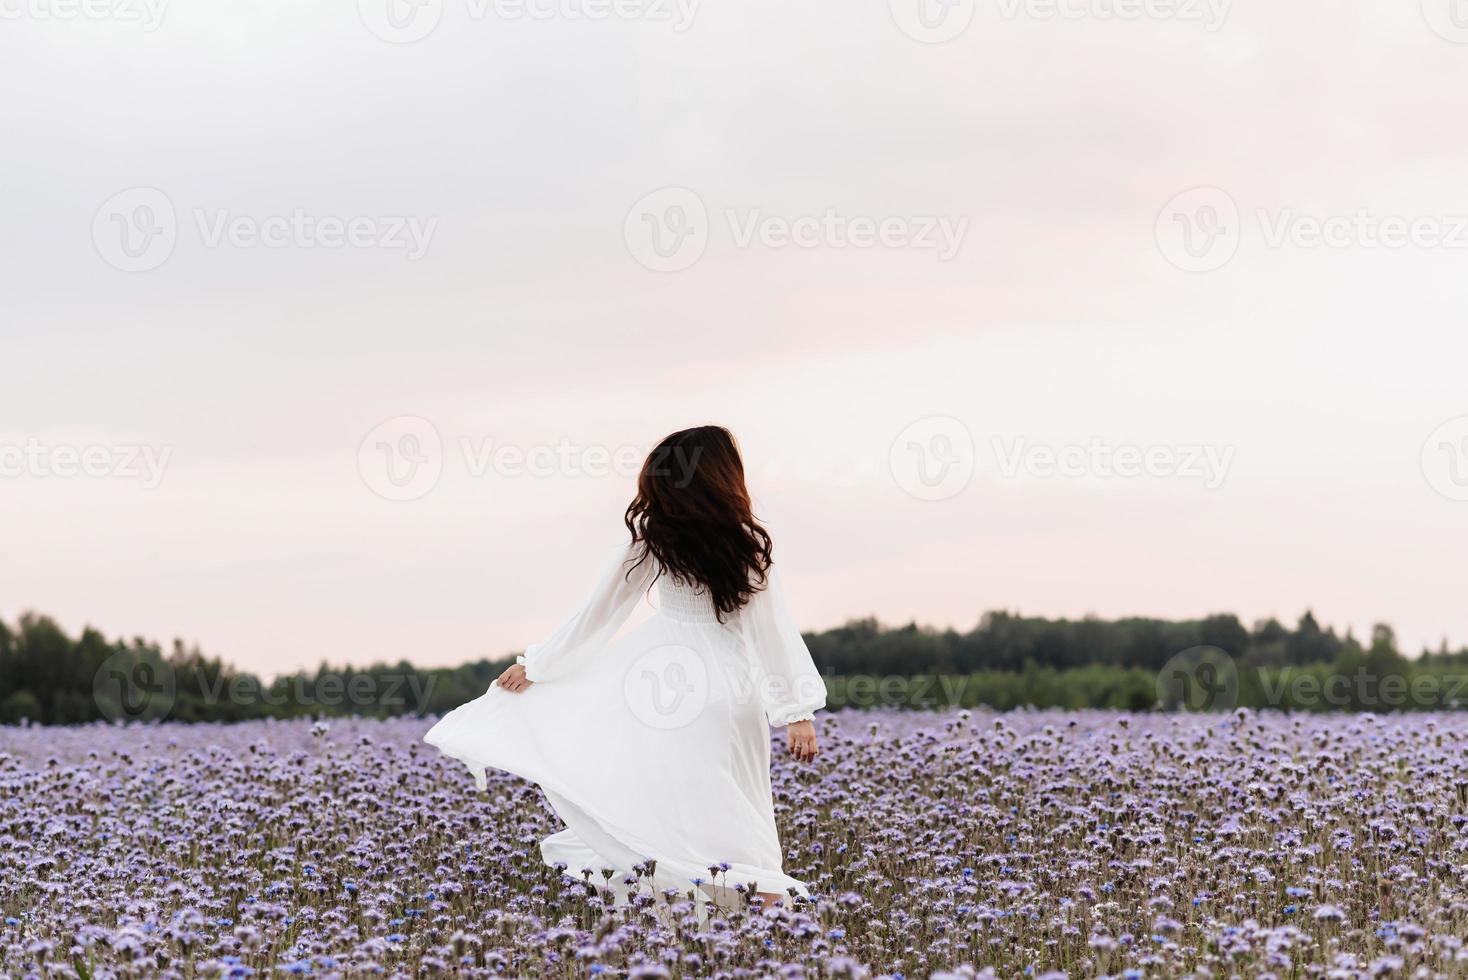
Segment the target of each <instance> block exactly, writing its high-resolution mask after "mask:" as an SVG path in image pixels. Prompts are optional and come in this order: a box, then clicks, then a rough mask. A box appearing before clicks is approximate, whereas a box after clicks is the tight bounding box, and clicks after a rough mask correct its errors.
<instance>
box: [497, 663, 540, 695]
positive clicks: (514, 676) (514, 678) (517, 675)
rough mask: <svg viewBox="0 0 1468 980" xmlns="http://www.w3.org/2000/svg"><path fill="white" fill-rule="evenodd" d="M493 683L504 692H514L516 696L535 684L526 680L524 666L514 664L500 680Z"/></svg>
mask: <svg viewBox="0 0 1468 980" xmlns="http://www.w3.org/2000/svg"><path fill="white" fill-rule="evenodd" d="M495 683H496V684H498V685H499V686H500V687H502V688H504V689H505V690H506V691H514V692H515V693H517V694H518V693H519V692H521V691H523V690H525V689H526V688H528V687H530V685H531V684H534V683H535V682H534V681H531V680H526V678H525V668H524V666H522V665H521V664H515V665H514V666H512V667H511V668H510V669H509V670H507V671H505V672H504V673H503V674H501V675H500V679H499V680H497V681H495Z"/></svg>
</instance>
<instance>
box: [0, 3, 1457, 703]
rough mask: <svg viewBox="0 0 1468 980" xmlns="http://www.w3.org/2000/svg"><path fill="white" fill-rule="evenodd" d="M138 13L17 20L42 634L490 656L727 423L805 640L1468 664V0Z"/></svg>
mask: <svg viewBox="0 0 1468 980" xmlns="http://www.w3.org/2000/svg"><path fill="white" fill-rule="evenodd" d="M150 2H152V3H153V4H154V6H153V7H148V6H146V5H145V3H144V0H85V4H84V0H0V14H3V17H4V19H5V22H4V23H3V24H0V82H3V88H4V91H6V92H7V93H9V94H8V95H7V97H6V98H5V99H4V100H0V134H3V135H0V178H3V180H0V225H3V228H4V234H3V235H0V269H3V272H0V277H3V283H4V288H3V291H0V364H3V365H4V382H3V385H0V616H3V617H4V618H5V619H7V620H10V621H13V620H14V618H15V617H16V616H17V615H19V614H20V613H21V612H22V611H24V610H27V609H34V610H38V611H42V612H46V613H49V614H51V615H53V616H55V617H56V618H57V619H58V620H59V621H60V622H61V623H62V624H63V625H64V626H65V627H67V628H68V629H70V630H72V631H76V630H78V629H80V628H81V627H82V626H83V625H85V624H88V623H90V624H92V625H94V626H96V627H98V628H99V629H101V630H102V631H103V632H105V633H106V634H107V635H109V636H117V635H129V636H131V635H138V634H141V635H144V636H149V637H155V638H160V639H165V640H166V639H168V638H171V637H174V636H181V637H183V638H185V639H186V640H190V641H197V642H198V643H199V644H200V645H201V646H202V647H203V648H204V649H205V650H207V651H208V652H210V653H215V654H219V655H222V656H223V657H225V658H226V659H228V660H230V661H232V662H234V663H236V664H238V665H241V666H243V667H247V668H250V669H253V670H256V671H259V672H263V673H267V674H269V673H273V672H276V671H280V670H285V669H290V668H293V667H297V666H302V665H314V664H315V663H316V662H318V661H320V660H323V659H325V660H329V661H332V662H335V663H341V662H347V661H349V662H353V663H359V664H361V663H367V662H371V661H374V660H382V659H392V660H396V659H398V658H407V659H410V660H413V661H415V662H418V663H422V664H426V665H427V664H454V663H458V662H462V661H464V660H467V659H470V658H474V657H479V656H497V655H501V654H503V653H505V652H508V651H512V650H516V649H519V648H521V647H523V646H524V645H525V644H526V643H529V642H534V641H535V640H537V639H539V638H540V637H542V636H543V635H544V634H545V633H547V632H548V631H549V630H550V629H552V628H553V627H554V626H555V625H556V624H557V623H558V622H559V621H560V620H561V619H562V618H563V617H564V616H566V615H567V614H569V613H570V612H571V611H572V609H573V608H574V607H575V605H576V604H577V603H579V602H580V601H581V599H582V597H583V593H584V591H585V589H586V588H588V587H589V585H590V584H591V582H592V581H593V579H594V577H595V575H596V573H597V571H598V570H599V568H600V566H601V565H602V563H603V561H604V558H605V556H606V554H607V553H608V551H609V549H610V548H611V547H612V546H614V545H615V543H616V542H617V541H618V540H619V537H620V535H621V534H623V533H624V532H623V531H622V529H621V525H620V519H621V512H622V509H623V508H624V507H625V505H626V502H627V500H628V499H629V498H630V495H631V492H632V483H633V480H632V477H631V475H630V474H629V473H626V472H618V471H616V470H617V468H616V467H607V468H608V469H610V470H612V472H607V473H604V474H602V475H589V474H587V473H585V472H583V470H584V469H585V468H586V467H587V465H589V466H590V467H591V468H592V469H595V468H596V466H597V463H598V460H599V459H601V458H602V457H599V456H598V454H599V453H603V454H605V455H606V456H611V455H612V454H613V453H616V452H618V451H620V452H621V453H622V454H623V455H624V456H625V455H629V454H632V455H635V454H636V453H640V452H642V451H645V450H646V449H647V448H649V447H650V446H651V445H652V444H653V443H654V442H655V441H656V440H657V439H658V438H659V437H660V436H662V435H663V434H665V433H666V432H667V431H670V430H672V429H675V428H681V427H684V426H687V425H692V424H698V423H703V422H719V423H722V424H725V425H728V426H729V427H730V428H732V429H733V430H734V432H735V433H736V435H737V436H738V437H739V439H740V440H741V442H742V444H743V446H744V449H745V453H746V459H747V463H748V467H749V471H750V482H751V487H752V490H753V492H754V494H755V497H756V499H757V503H758V510H759V513H760V515H761V516H762V517H764V518H765V519H766V520H767V521H768V523H769V525H770V527H771V529H772V531H773V532H774V534H775V540H776V552H777V559H778V560H779V561H780V562H781V564H782V568H783V574H784V577H785V581H786V585H787V587H788V588H789V590H790V602H791V605H792V608H793V610H794V611H795V614H796V617H797V619H798V621H799V622H800V624H801V625H802V626H803V627H804V628H807V629H816V628H825V627H829V626H834V625H837V624H839V623H841V622H843V621H845V620H846V619H848V618H853V617H857V616H866V615H875V616H877V617H879V618H880V619H882V620H884V621H887V622H890V623H901V622H906V621H908V620H912V619H916V620H918V621H920V622H923V623H928V624H933V625H939V626H949V625H952V626H956V627H958V628H962V629H967V628H970V627H972V626H973V625H974V624H975V622H976V621H977V619H978V617H979V615H980V613H981V612H983V611H984V610H989V609H998V608H1007V609H1012V610H1019V611H1021V612H1024V613H1028V614H1035V615H1048V616H1072V617H1078V616H1082V615H1085V614H1096V615H1100V616H1104V617H1114V616H1120V615H1128V614H1146V615H1156V616H1164V617H1193V616H1200V615H1204V614H1207V613H1211V612H1222V611H1228V612H1236V613H1238V614H1239V615H1240V616H1241V617H1242V618H1243V619H1244V620H1245V621H1246V622H1249V621H1253V620H1255V619H1259V618H1263V617H1267V616H1278V617H1280V618H1281V619H1283V620H1285V621H1286V622H1293V621H1294V620H1295V618H1296V617H1297V616H1298V615H1299V614H1300V613H1301V612H1302V611H1303V610H1304V609H1305V608H1306V607H1310V608H1313V609H1314V611H1315V613H1316V615H1317V617H1319V618H1320V619H1321V620H1322V621H1324V622H1328V623H1332V624H1335V625H1336V626H1338V627H1346V626H1351V627H1354V628H1355V629H1356V630H1357V632H1358V634H1363V633H1364V632H1365V631H1367V630H1368V629H1369V627H1370V624H1371V623H1372V622H1373V621H1376V620H1385V621H1388V622H1390V623H1392V624H1393V625H1394V626H1395V627H1396V628H1397V630H1398V633H1399V635H1400V637H1401V638H1402V639H1403V641H1404V643H1405V645H1406V646H1407V648H1408V649H1409V650H1410V651H1413V652H1415V651H1416V650H1417V649H1418V648H1420V646H1421V645H1422V644H1424V643H1426V644H1430V645H1432V646H1436V645H1437V643H1438V641H1439V640H1440V639H1441V638H1443V637H1447V638H1448V640H1449V642H1450V643H1452V644H1454V645H1462V644H1468V603H1465V602H1464V601H1463V596H1464V595H1465V588H1464V586H1465V565H1464V555H1465V553H1468V500H1464V499H1456V498H1468V419H1465V417H1468V384H1465V382H1468V331H1465V329H1464V324H1465V314H1468V183H1465V181H1464V179H1463V176H1464V174H1465V173H1468V131H1465V129H1464V127H1463V126H1462V125H1461V122H1462V120H1463V119H1465V118H1468V43H1464V42H1468V11H1458V13H1459V14H1460V15H1462V16H1460V17H1459V18H1458V20H1454V19H1453V17H1452V14H1453V10H1452V8H1451V7H1450V4H1451V3H1454V2H1458V0H1441V8H1440V9H1439V0H1422V3H1421V4H1420V5H1419V4H1418V3H1417V2H1416V0H1391V2H1387V0H1382V2H1373V3H1367V2H1364V0H1363V2H1361V3H1359V4H1351V3H1349V2H1341V0H1329V2H1328V0H1302V2H1291V3H1287V4H1281V3H1275V2H1263V0H1248V2H1246V0H1236V2H1234V3H1232V4H1227V3H1224V4H1223V5H1222V6H1221V7H1220V6H1218V5H1217V2H1215V4H1214V5H1213V6H1210V5H1209V4H1208V3H1205V2H1203V0H1147V2H1145V3H1143V2H1142V0H1090V2H1086V0H1058V7H1057V6H1056V4H1055V3H1051V2H1048V0H983V2H979V3H977V5H976V6H975V5H974V4H973V3H971V2H970V0H956V3H957V6H955V7H953V8H951V9H947V10H946V12H945V9H944V8H942V7H940V6H938V4H937V0H922V2H924V3H928V4H931V6H930V7H927V8H924V9H922V10H919V9H918V8H917V3H918V2H919V0H892V2H891V3H890V4H889V3H888V2H887V0H881V2H878V0H859V2H856V3H852V2H836V0H817V2H814V3H800V4H790V3H783V2H780V3H777V2H773V0H741V2H739V3H723V2H714V0H705V2H702V3H692V0H683V5H682V6H681V7H680V6H679V5H677V4H676V3H674V2H673V0H618V3H617V5H616V6H615V7H613V6H612V5H611V3H610V0H589V3H590V4H591V5H590V6H586V5H584V4H583V5H577V4H575V3H571V0H525V2H528V3H529V5H530V9H531V10H533V11H534V12H535V13H536V15H537V16H534V17H531V16H528V15H526V14H525V13H524V11H525V9H526V8H525V7H524V5H523V3H519V4H517V3H516V2H515V0H499V2H498V3H495V2H491V0H423V3H424V5H423V6H422V7H418V8H414V7H410V6H406V5H405V0H361V2H360V3H357V2H355V0H334V2H332V3H325V2H313V0H293V2H286V0H254V2H251V0H173V2H171V3H167V4H165V5H164V6H163V7H162V8H158V7H157V5H158V4H159V3H161V2H162V0H150ZM389 2H392V3H395V4H403V5H402V6H399V7H397V8H395V9H394V10H392V11H389V10H388V8H387V7H386V4H387V3H389ZM1054 10H1059V11H1060V12H1061V13H1060V14H1057V15H1056V16H1053V17H1052V16H1048V15H1049V14H1050V13H1051V12H1052V11H1054ZM389 12H391V13H393V14H394V15H395V16H394V17H393V18H389V17H388V16H387V15H388V13H389ZM597 13H606V14H607V16H594V15H595V14H597ZM945 14H946V15H945ZM920 15H921V16H920ZM1459 23H1462V24H1463V25H1464V26H1463V27H1461V28H1459V27H1458V26H1457V25H1458V24H1459ZM430 28H431V30H430ZM424 32H426V33H424ZM419 33H424V36H422V37H420V38H418V39H417V40H411V39H410V38H411V37H412V36H415V35H417V34H419ZM948 34H953V35H954V36H952V37H951V38H950V39H948V40H946V41H943V42H942V43H927V42H930V41H936V40H937V39H938V38H939V37H941V36H946V35H948ZM380 35H381V36H380ZM384 36H386V38H387V39H384ZM668 188H673V189H674V190H665V189H668ZM1195 188H1204V190H1202V191H1193V189H1195ZM679 189H681V190H679ZM1189 191H1193V193H1191V194H1188V195H1185V196H1184V197H1182V198H1178V195H1180V194H1184V192H1189ZM659 192H660V193H659ZM649 195H652V196H651V197H649ZM1231 208H1232V209H1233V210H1232V211H1231V210H1230V209H1231ZM799 219H811V220H805V221H801V220H799ZM349 226H350V227H351V229H352V230H351V233H350V235H348V232H347V229H348V227H349ZM792 226H793V229H794V230H793V234H794V236H795V238H796V239H798V240H799V241H800V242H801V244H794V243H792V242H791V240H790V235H789V234H787V231H789V230H790V228H791V227H792ZM680 229H682V230H683V231H684V232H686V233H687V234H686V235H684V236H683V237H679V230H680ZM945 229H946V235H947V237H946V238H945ZM1321 229H1324V231H1323V234H1324V236H1325V238H1326V239H1328V240H1329V241H1330V244H1321V243H1320V241H1319V238H1320V234H1317V232H1318V231H1320V230H1321ZM1404 229H1405V230H1404ZM654 231H658V232H660V235H659V237H658V238H657V239H656V240H654V239H653V238H652V234H653V232H654ZM1210 231H1212V232H1218V234H1210ZM145 232H148V233H152V234H151V237H150V236H148V235H145ZM879 232H880V233H879ZM1184 236H1187V237H1186V238H1185V237H1184ZM1393 236H1396V238H1402V237H1403V236H1406V240H1405V243H1400V242H1399V243H1398V244H1397V245H1395V246H1393V245H1391V244H1381V243H1382V242H1383V241H1384V240H1385V241H1388V242H1390V241H1393V240H1395V239H1394V238H1393ZM262 237H264V238H265V239H268V240H269V241H270V242H271V243H272V244H270V245H266V244H262V243H261V238H262ZM346 238H350V239H351V241H350V242H344V239H346ZM680 242H681V243H682V246H681V247H679V248H676V249H674V248H671V245H677V244H678V243H680ZM670 243H671V245H670ZM659 246H668V247H665V248H664V249H663V252H662V253H659V252H658V251H657V247H659ZM1190 248H1191V249H1192V251H1191V252H1190V251H1189V249H1190ZM700 249H701V251H700ZM1190 270H1192V271H1190ZM404 417H417V418H421V419H425V420H427V421H428V422H429V423H430V424H431V426H432V431H433V432H435V433H436V434H437V435H438V438H439V440H440V443H441V447H442V448H441V451H438V452H434V451H433V450H432V447H431V446H430V447H427V448H424V443H423V441H422V440H421V439H420V441H419V443H418V445H419V448H420V449H422V451H423V456H424V458H425V459H427V460H428V463H427V464H426V465H427V467H428V468H427V469H423V470H420V471H419V473H420V480H425V481H427V484H424V485H405V486H394V485H393V484H392V483H391V482H390V481H389V480H388V476H389V474H388V471H387V469H386V461H387V457H386V456H383V455H382V454H383V453H384V452H385V451H386V450H384V449H382V448H381V446H380V445H379V444H382V445H385V446H388V447H390V448H392V449H394V450H396V449H403V448H408V449H411V448H412V444H411V443H408V442H404V441H403V439H404V437H405V436H407V437H412V436H415V435H421V431H420V430H419V429H417V428H414V426H417V425H419V423H414V422H411V421H401V420H402V419H403V418H404ZM935 417H937V419H938V420H937V421H923V420H925V419H927V420H931V419H934V418H935ZM390 420H399V421H390ZM1455 420H1456V421H1455ZM383 423H387V425H386V427H385V428H384V429H382V430H380V431H378V432H376V433H375V434H374V435H373V436H372V437H371V438H370V439H369V438H368V437H369V433H373V432H374V429H375V428H376V427H378V426H379V425H380V424H383ZM364 440H366V444H365V446H364ZM503 446H509V447H514V448H518V449H521V450H529V451H532V452H537V451H538V452H549V453H551V454H552V455H551V457H550V463H549V465H548V466H547V468H546V469H547V472H543V473H542V474H541V475H531V474H529V473H524V472H521V473H516V472H514V471H513V469H514V468H513V465H512V463H513V460H510V461H509V462H506V459H507V458H506V457H498V458H497V462H496V461H488V460H487V457H486V456H485V455H484V450H485V449H486V447H488V448H491V449H492V448H494V447H503ZM536 447H540V449H539V450H537V448H536ZM558 447H559V448H558ZM915 447H918V448H915ZM72 450H75V458H73V457H72V456H71V455H70V454H71V451H72ZM359 450H360V452H359ZM920 451H921V452H923V453H926V454H927V457H928V459H927V462H928V464H929V465H928V468H927V469H925V470H924V471H923V473H925V474H926V475H928V476H929V477H931V478H933V479H934V480H936V482H933V483H931V484H929V483H924V482H922V480H921V479H920V478H919V475H918V471H917V470H916V469H915V467H916V466H917V465H918V457H917V455H916V454H917V453H919V452H920ZM557 453H559V456H557V455H555V454H557ZM1051 455H1053V456H1055V457H1056V459H1057V460H1059V462H1058V463H1056V464H1055V465H1051V462H1055V461H1054V460H1051ZM134 456H136V459H134V458H133V457H134ZM1141 458H1147V459H1150V460H1151V463H1150V464H1149V465H1150V466H1151V468H1152V470H1153V472H1152V473H1151V474H1150V475H1147V474H1144V475H1140V476H1123V475H1117V474H1115V473H1113V472H1112V467H1113V464H1115V465H1117V466H1122V467H1125V466H1126V465H1127V464H1128V460H1130V462H1131V463H1136V461H1137V460H1138V459H1141ZM80 460H88V462H87V463H86V466H85V467H83V465H82V463H81V462H80ZM150 460H151V465H152V467H153V469H151V470H150V469H149V465H150V464H149V461H150ZM568 460H569V462H568ZM942 460H946V461H947V464H948V468H947V469H943V468H942V465H940V463H941V461H942ZM1047 460H1050V461H1051V462H1047ZM487 461H488V465H485V464H486V462H487ZM1210 461H1211V462H1210ZM438 465H441V472H440V473H439V475H438V478H437V480H436V482H434V481H432V480H431V475H432V470H433V469H434V468H435V467H436V466H438ZM87 468H89V469H91V470H92V471H93V472H92V474H91V475H88V474H87V473H85V472H77V473H75V474H74V475H70V476H63V475H57V473H56V471H57V470H58V469H59V470H63V471H66V470H68V469H77V470H82V469H87ZM394 472H395V473H402V472H405V471H403V470H401V469H399V470H395V471H394ZM422 474H428V475H427V476H424V475H422ZM938 477H945V479H942V480H938V479H937V478H938ZM965 477H968V479H967V482H964V480H965ZM374 487H375V488H376V489H374ZM904 487H906V488H907V489H904ZM379 491H381V492H379ZM909 491H911V492H909ZM384 494H386V495H387V496H404V495H411V496H412V497H413V499H408V500H392V499H385V497H384ZM924 497H927V498H937V499H921V498H924Z"/></svg>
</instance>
